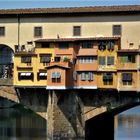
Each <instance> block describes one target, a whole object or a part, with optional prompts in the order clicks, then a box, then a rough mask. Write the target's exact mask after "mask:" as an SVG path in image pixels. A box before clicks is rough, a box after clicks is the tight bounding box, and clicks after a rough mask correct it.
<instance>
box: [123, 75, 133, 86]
mask: <svg viewBox="0 0 140 140" xmlns="http://www.w3.org/2000/svg"><path fill="white" fill-rule="evenodd" d="M122 82H123V85H132V73H122Z"/></svg>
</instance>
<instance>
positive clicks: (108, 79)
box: [103, 73, 113, 85]
mask: <svg viewBox="0 0 140 140" xmlns="http://www.w3.org/2000/svg"><path fill="white" fill-rule="evenodd" d="M103 83H104V85H112V84H113V74H112V73H104V74H103Z"/></svg>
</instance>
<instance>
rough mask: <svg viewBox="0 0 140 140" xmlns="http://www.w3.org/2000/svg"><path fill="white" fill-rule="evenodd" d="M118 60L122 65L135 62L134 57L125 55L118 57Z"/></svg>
mask: <svg viewBox="0 0 140 140" xmlns="http://www.w3.org/2000/svg"><path fill="white" fill-rule="evenodd" d="M120 60H121V62H122V63H129V62H131V63H135V62H136V60H135V55H125V56H121V57H120Z"/></svg>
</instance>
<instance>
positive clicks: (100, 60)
mask: <svg viewBox="0 0 140 140" xmlns="http://www.w3.org/2000/svg"><path fill="white" fill-rule="evenodd" d="M99 65H105V56H99Z"/></svg>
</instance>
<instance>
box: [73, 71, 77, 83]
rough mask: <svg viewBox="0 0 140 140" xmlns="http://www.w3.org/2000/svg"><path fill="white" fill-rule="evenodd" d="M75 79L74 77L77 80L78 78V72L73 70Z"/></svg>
mask: <svg viewBox="0 0 140 140" xmlns="http://www.w3.org/2000/svg"><path fill="white" fill-rule="evenodd" d="M73 79H74V80H75V81H76V80H77V72H76V71H74V72H73Z"/></svg>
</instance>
